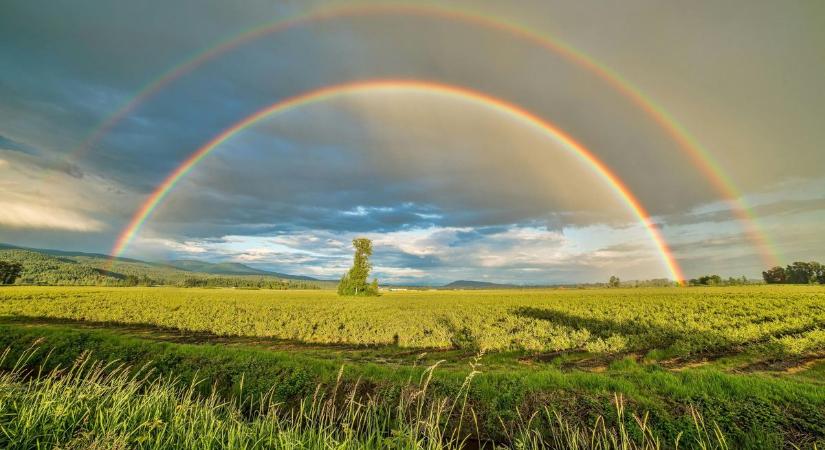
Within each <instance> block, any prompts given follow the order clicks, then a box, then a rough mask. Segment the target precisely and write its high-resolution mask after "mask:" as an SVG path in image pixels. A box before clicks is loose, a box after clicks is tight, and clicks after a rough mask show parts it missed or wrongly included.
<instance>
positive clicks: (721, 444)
mask: <svg viewBox="0 0 825 450" xmlns="http://www.w3.org/2000/svg"><path fill="white" fill-rule="evenodd" d="M26 358H28V355H26V354H24V355H22V358H21V360H20V362H24V361H25V360H26ZM0 363H2V361H0ZM15 367H16V369H15V370H12V371H10V372H5V373H2V374H0V430H2V433H0V445H2V446H3V448H7V449H30V448H66V449H80V448H83V449H86V448H90V449H102V448H112V449H115V448H129V449H198V450H202V449H258V448H261V449H264V448H342V449H345V448H346V449H349V448H351V449H356V448H358V449H384V448H394V449H411V450H413V449H415V450H417V449H421V450H424V449H427V450H440V449H461V448H467V447H468V443H469V441H470V440H471V439H474V440H475V441H476V443H477V444H479V445H481V446H484V447H486V446H487V445H495V447H496V448H502V449H506V448H514V449H521V450H531V449H544V448H567V449H590V448H599V449H603V450H614V449H615V450H619V449H622V450H626V449H651V450H655V449H658V448H660V445H661V443H662V441H663V439H662V437H661V436H659V435H658V434H657V430H655V429H654V428H653V427H652V426H651V425H650V424H648V421H647V416H644V418H641V417H637V416H635V415H633V416H630V417H628V415H627V413H626V412H625V403H624V399H623V397H622V396H615V397H614V399H613V401H612V402H611V405H610V406H609V408H610V409H611V410H612V413H613V415H612V417H610V418H604V417H601V416H597V417H596V418H595V420H594V421H593V424H592V425H591V424H579V423H578V421H577V418H576V417H572V420H568V419H567V418H566V417H565V416H564V415H563V414H561V413H558V412H557V411H555V410H553V409H551V408H549V407H544V408H541V409H539V410H538V411H537V413H536V414H535V415H533V416H532V418H531V419H529V420H524V419H523V418H521V415H520V413H519V412H518V411H515V412H513V413H512V415H513V416H515V417H517V418H520V420H517V421H515V423H513V422H512V421H510V420H508V421H507V422H505V421H504V420H501V425H503V426H504V428H505V429H504V433H505V434H504V437H505V438H506V440H505V441H503V442H498V443H494V442H491V441H490V440H489V438H488V437H487V436H486V435H484V434H482V433H481V428H480V426H479V421H478V418H477V416H476V414H475V410H474V409H473V408H472V407H471V406H470V405H469V404H468V397H469V395H468V394H469V390H470V389H471V388H472V382H473V379H474V377H475V375H477V374H478V372H476V371H475V370H473V371H471V372H470V374H469V375H468V376H467V377H466V378H465V380H464V382H463V383H462V384H461V385H460V387H459V388H458V389H457V390H455V391H453V392H451V393H450V394H448V395H439V394H437V393H433V392H432V387H431V385H430V382H431V380H432V377H433V372H434V370H435V367H431V368H429V369H427V371H426V372H425V373H424V375H423V376H422V377H421V378H420V380H419V381H418V382H413V381H408V382H407V383H406V386H405V387H404V388H402V390H401V392H400V394H398V395H394V396H391V399H390V400H389V401H388V400H386V399H385V398H383V397H381V396H379V397H375V396H371V395H364V393H363V392H361V391H359V389H358V385H355V386H353V387H347V386H341V385H340V378H339V379H338V380H337V381H336V383H335V385H334V387H333V388H331V389H330V388H328V387H327V386H323V385H319V386H318V387H317V389H315V390H314V393H313V394H312V395H310V396H307V397H306V398H304V399H303V401H301V402H300V403H299V405H298V406H297V407H295V408H285V407H284V405H283V404H281V403H280V402H278V401H276V400H275V399H274V398H273V397H272V396H271V393H272V392H275V391H277V387H278V386H277V385H276V386H275V387H274V388H273V389H270V390H269V391H268V393H267V394H264V395H263V396H261V397H260V398H259V399H257V401H256V402H254V403H252V402H246V401H244V400H243V399H240V400H233V401H228V402H227V401H225V399H224V398H222V397H221V396H220V395H218V394H217V393H216V392H214V391H213V392H211V393H210V394H208V395H205V396H204V395H198V394H197V393H196V388H197V382H195V381H192V382H190V383H189V384H188V385H187V384H181V383H179V382H178V381H177V379H173V378H170V377H164V376H161V377H153V376H151V373H149V372H148V371H145V370H131V369H130V368H129V367H128V366H125V365H113V364H103V363H98V362H95V361H92V360H91V359H90V358H89V356H88V354H86V355H84V356H83V357H81V358H79V359H78V360H76V361H75V362H74V363H73V364H71V365H70V366H68V367H66V368H62V369H60V370H55V371H52V372H46V373H43V374H41V376H38V377H36V378H31V377H30V376H28V374H27V372H26V371H25V370H22V368H23V365H21V364H16V365H15ZM691 411H692V412H693V410H692V409H691ZM505 424H512V426H509V427H508V426H506V425H505ZM608 424H609V425H608ZM473 425H474V426H473ZM693 425H694V427H695V429H696V432H695V433H692V434H691V436H690V437H688V438H685V437H684V436H681V435H680V436H679V437H677V438H674V439H673V440H672V441H671V439H664V441H665V442H674V443H675V442H685V443H687V444H688V445H694V446H696V448H704V449H725V448H727V442H726V440H725V438H724V436H723V434H722V432H721V430H720V429H719V427H718V426H715V425H710V426H707V425H705V423H704V420H703V419H702V418H701V416H700V415H699V414H698V413H695V412H693ZM462 427H463V428H462ZM470 445H472V444H470Z"/></svg>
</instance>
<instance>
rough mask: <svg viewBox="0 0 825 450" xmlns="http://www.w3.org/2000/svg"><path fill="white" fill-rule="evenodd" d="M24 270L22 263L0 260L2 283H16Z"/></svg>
mask: <svg viewBox="0 0 825 450" xmlns="http://www.w3.org/2000/svg"><path fill="white" fill-rule="evenodd" d="M22 271H23V266H21V265H20V263H13V262H6V261H0V284H14V281H15V280H17V278H18V277H19V276H20V272H22Z"/></svg>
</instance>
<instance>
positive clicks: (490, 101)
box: [112, 80, 684, 281]
mask: <svg viewBox="0 0 825 450" xmlns="http://www.w3.org/2000/svg"><path fill="white" fill-rule="evenodd" d="M398 91H404V92H426V93H428V94H437V95H442V96H445V97H449V98H453V99H458V100H465V101H469V102H473V103H475V104H476V105H479V106H483V107H487V108H490V109H493V110H495V111H497V112H499V113H501V114H503V115H505V116H507V117H509V118H511V119H514V120H517V121H520V122H522V123H525V124H527V125H530V126H532V127H534V128H536V129H538V130H539V131H541V132H543V133H544V134H545V135H547V136H549V137H550V138H551V139H553V140H555V141H557V142H559V143H561V144H562V145H564V147H565V148H567V149H569V150H570V151H571V152H573V153H574V154H575V155H576V156H577V157H578V158H579V159H580V160H581V161H583V162H584V163H586V164H587V165H588V166H589V167H591V168H592V169H593V170H594V171H595V172H596V173H597V174H598V175H599V176H600V177H601V178H603V179H604V180H605V181H606V182H607V183H608V185H609V186H610V187H611V188H612V190H613V191H614V192H615V194H616V195H617V196H618V197H619V198H621V199H622V200H623V201H624V202H625V203H626V204H627V206H628V207H629V209H630V210H631V211H632V212H633V214H634V215H635V216H636V217H638V219H639V221H640V222H641V223H642V224H643V225H644V227H645V228H646V230H647V232H648V234H649V235H650V238H651V239H652V240H653V242H654V243H655V245H656V247H657V249H658V251H659V253H660V254H661V257H662V260H663V262H664V263H665V265H666V266H667V268H668V271H669V273H670V275H671V276H672V277H673V279H674V280H677V281H681V280H684V275H683V274H682V270H681V268H680V267H679V264H678V263H677V262H676V260H675V258H674V257H673V254H672V252H671V251H670V249H669V248H668V246H667V243H666V242H665V240H664V238H663V237H662V234H661V233H660V232H659V229H658V228H657V227H656V225H655V224H654V223H653V222H652V221H651V220H650V215H649V214H648V212H647V211H646V210H645V208H644V207H643V206H642V204H641V203H640V202H639V200H638V199H637V198H636V197H635V196H634V195H633V193H632V192H631V191H630V189H628V187H627V186H626V185H625V184H624V183H623V182H622V180H621V179H619V177H618V176H617V175H616V174H615V173H614V172H612V171H611V170H610V169H609V168H608V167H607V166H606V165H605V164H604V163H603V162H602V161H601V160H600V159H599V158H598V157H597V156H596V155H594V154H593V152H591V151H590V150H588V149H587V148H586V147H585V146H584V145H582V144H581V143H579V142H578V141H576V140H575V139H574V138H573V137H572V136H570V135H569V134H567V133H565V132H564V131H563V130H561V129H559V128H558V127H557V126H555V125H554V124H552V123H550V122H548V121H547V120H544V119H542V118H541V117H539V116H537V115H535V114H533V113H531V112H530V111H527V110H525V109H523V108H520V107H519V106H516V105H514V104H511V103H508V102H506V101H504V100H501V99H499V98H496V97H492V96H490V95H487V94H484V93H482V92H478V91H474V90H471V89H467V88H464V87H459V86H453V85H448V84H443V83H437V82H431V81H418V80H371V81H361V82H354V83H344V84H338V85H333V86H328V87H324V88H320V89H316V90H312V91H309V92H305V93H303V94H299V95H296V96H294V97H290V98H287V99H285V100H281V101H279V102H277V103H274V104H272V105H270V106H268V107H266V108H264V109H262V110H260V111H258V112H256V113H254V114H252V115H250V116H248V117H246V118H245V119H243V120H241V121H239V122H237V123H235V124H234V125H232V126H231V127H229V128H227V129H226V130H224V131H223V132H221V133H220V134H218V135H217V136H215V137H214V138H212V140H210V141H209V142H207V143H206V144H205V145H203V146H202V147H201V148H199V149H198V150H197V151H195V152H194V153H192V154H191V155H190V156H189V158H188V159H187V160H186V161H184V162H183V163H182V164H181V165H180V166H178V168H177V169H175V171H174V172H172V173H171V174H170V175H169V176H168V177H167V178H166V179H165V180H164V181H163V182H162V183H161V184H160V185H159V186H158V187H157V189H155V191H154V192H153V193H152V195H150V196H149V198H148V199H147V200H146V202H144V204H143V206H141V208H140V210H139V211H138V212H137V213H136V214H135V216H134V217H133V218H132V220H131V221H130V222H129V224H128V225H127V226H126V228H125V229H124V231H123V232H122V233H121V235H120V236H119V237H118V239H117V242H116V243H115V246H114V248H113V249H112V255H113V257H118V256H120V255H121V254H122V253H123V251H124V250H125V249H126V247H127V246H128V245H129V242H131V241H132V239H134V237H135V236H136V235H137V233H138V232H139V231H140V228H141V227H142V226H143V224H144V223H146V220H147V219H148V218H149V217H150V216H151V215H152V212H153V211H154V210H155V209H156V208H157V207H158V205H160V204H161V202H162V201H163V199H164V198H166V196H167V195H168V194H169V192H170V191H171V190H172V189H173V188H174V187H175V185H176V184H177V183H178V182H179V181H180V180H181V179H182V178H183V177H184V176H186V174H188V173H189V172H190V171H191V170H192V169H193V168H194V167H195V166H196V165H197V164H198V163H199V162H201V161H203V159H204V158H205V157H206V156H207V155H209V153H211V152H212V151H213V150H214V149H216V148H217V147H218V146H220V145H221V144H222V143H224V142H226V141H227V140H228V139H230V138H232V137H233V136H235V135H236V134H238V133H240V132H242V131H243V130H245V129H247V128H249V127H250V126H252V125H254V124H256V123H257V122H259V121H260V120H262V119H264V118H266V117H270V116H272V115H274V114H278V113H283V112H286V111H289V110H292V109H294V108H298V107H301V106H305V105H309V104H312V103H318V102H322V101H324V100H329V99H332V98H335V97H339V96H342V95H346V94H355V93H381V92H398Z"/></svg>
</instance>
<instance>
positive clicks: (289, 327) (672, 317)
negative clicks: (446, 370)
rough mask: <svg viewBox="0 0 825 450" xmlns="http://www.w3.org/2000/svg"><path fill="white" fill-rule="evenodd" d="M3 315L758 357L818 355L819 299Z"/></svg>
mask: <svg viewBox="0 0 825 450" xmlns="http://www.w3.org/2000/svg"><path fill="white" fill-rule="evenodd" d="M0 300H1V301H0V315H5V316H29V317H50V318H60V319H76V320H84V321H92V322H116V323H121V324H145V325H153V326H158V327H164V328H173V329H179V330H185V331H196V332H209V333H212V334H215V335H219V336H257V337H272V338H278V339H284V340H291V341H297V342H304V343H315V344H353V345H372V346H375V345H393V346H398V347H400V348H422V349H428V348H430V349H450V348H457V349H466V350H473V351H485V352H487V351H502V350H515V351H528V352H561V351H571V350H584V351H588V352H592V353H621V352H631V351H632V352H639V351H650V350H658V351H660V352H665V353H667V354H668V355H673V356H684V355H690V354H695V353H703V352H724V351H731V350H733V349H740V350H741V348H742V347H747V346H754V345H760V346H762V347H763V348H764V349H766V350H770V351H773V352H776V353H777V354H789V355H808V354H817V353H818V352H821V351H823V350H825V289H823V288H821V287H817V286H813V287H794V286H786V287H739V288H724V289H722V288H705V289H701V288H691V289H674V288H671V289H635V290H634V289H624V290H622V289H617V290H609V289H605V290H596V289H594V290H501V291H424V292H418V291H407V292H397V293H388V294H385V295H383V296H381V297H378V298H356V299H350V298H341V297H338V296H336V295H335V293H334V292H331V291H269V290H234V289H204V290H199V289H172V288H134V289H119V288H54V287H42V288H41V287H20V288H11V289H4V290H3V291H0Z"/></svg>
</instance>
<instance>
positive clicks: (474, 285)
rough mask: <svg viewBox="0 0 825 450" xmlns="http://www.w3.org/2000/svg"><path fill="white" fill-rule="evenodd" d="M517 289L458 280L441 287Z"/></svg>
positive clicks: (497, 284) (495, 284) (484, 282)
mask: <svg viewBox="0 0 825 450" xmlns="http://www.w3.org/2000/svg"><path fill="white" fill-rule="evenodd" d="M513 287H517V286H515V285H513V284H499V283H491V282H489V281H473V280H458V281H453V282H452V283H450V284H445V285H444V286H441V288H442V289H506V288H513Z"/></svg>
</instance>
